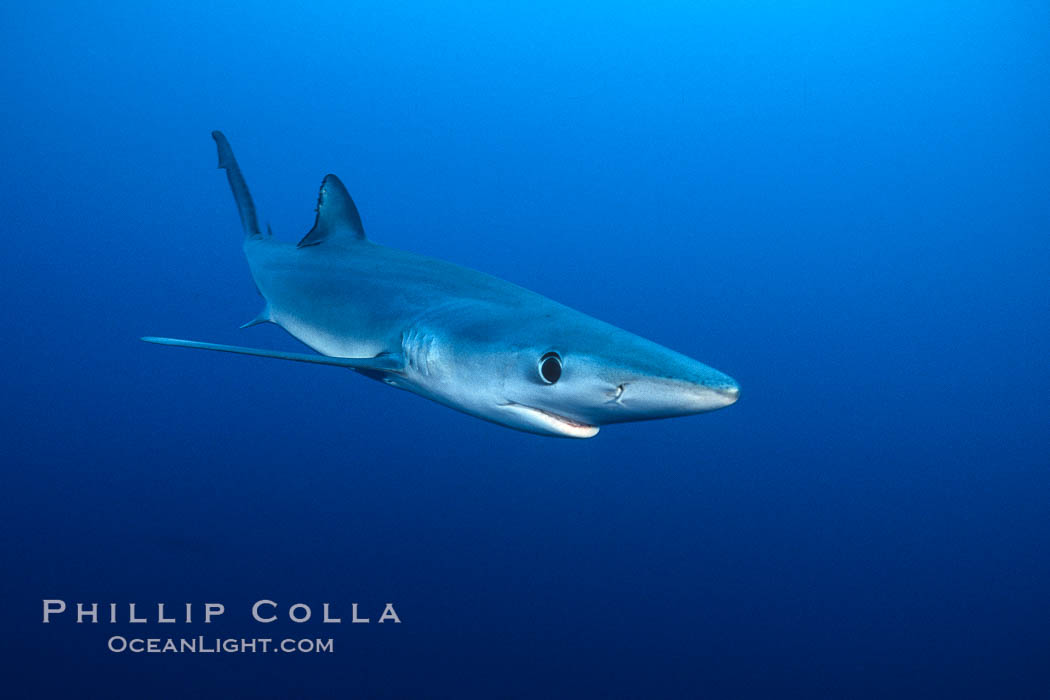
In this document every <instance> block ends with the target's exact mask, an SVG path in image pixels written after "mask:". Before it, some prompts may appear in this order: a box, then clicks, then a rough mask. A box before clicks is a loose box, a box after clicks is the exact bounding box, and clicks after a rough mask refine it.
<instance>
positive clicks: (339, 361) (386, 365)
mask: <svg viewBox="0 0 1050 700" xmlns="http://www.w3.org/2000/svg"><path fill="white" fill-rule="evenodd" d="M142 340H144V341H146V342H147V343H156V344H157V345H173V346H175V347H180V348H197V349H199V350H215V351H217V352H232V353H236V354H238V355H254V356H255V357H272V358H274V359H276V360H291V361H292V362H307V363H309V364H314V365H334V366H336V367H348V368H350V369H355V370H359V371H362V372H393V373H398V372H401V371H402V369H403V368H404V362H403V361H402V359H401V355H398V354H393V353H380V354H379V355H376V356H375V357H329V356H327V355H310V354H308V353H301V352H283V351H281V350H265V349H261V348H242V347H239V346H237V345H219V344H217V343H202V342H199V341H196V340H180V339H178V338H155V337H153V336H146V337H144V338H142Z"/></svg>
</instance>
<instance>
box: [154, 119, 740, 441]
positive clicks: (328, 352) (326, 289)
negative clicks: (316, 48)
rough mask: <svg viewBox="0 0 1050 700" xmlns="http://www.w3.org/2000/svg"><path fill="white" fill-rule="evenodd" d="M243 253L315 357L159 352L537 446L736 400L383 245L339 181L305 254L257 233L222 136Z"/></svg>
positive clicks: (320, 207)
mask: <svg viewBox="0 0 1050 700" xmlns="http://www.w3.org/2000/svg"><path fill="white" fill-rule="evenodd" d="M212 136H213V137H214V139H215V142H216V144H217V145H218V150H219V167H220V168H224V169H225V170H226V175H227V177H228V179H229V182H230V188H231V189H232V190H233V196H234V199H235V200H236V202H237V209H238V211H239V212H240V217H241V224H242V226H243V228H244V253H245V255H246V256H247V258H248V265H249V266H250V267H251V272H252V276H253V277H254V278H255V284H256V286H257V287H258V289H259V292H260V293H261V294H262V296H263V298H264V299H265V300H266V305H265V307H264V308H263V311H262V312H261V313H260V314H259V315H258V316H257V317H256V318H255V319H254V320H253V321H250V322H249V323H247V324H245V326H250V325H255V324H257V323H263V322H270V323H275V324H277V325H279V326H281V327H282V328H284V329H285V330H286V331H288V332H289V333H291V334H292V335H293V336H295V337H296V338H298V339H299V340H300V341H302V342H303V343H305V344H306V345H308V346H310V347H311V348H313V349H314V350H316V351H317V352H318V353H321V354H319V355H318V354H310V353H291V352H279V351H274V350H262V349H254V348H242V347H236V346H232V345H218V344H214V343H201V342H196V341H190V340H176V339H173V338H155V337H147V338H143V340H146V341H149V342H152V343H160V344H162V345H177V346H181V347H190V348H202V349H205V350H218V351H221V352H232V353H240V354H244V355H256V356H261V357H272V358H278V359H283V360H293V361H296V362H309V363H314V364H325V365H335V366H338V367H347V368H350V369H353V370H355V371H357V372H359V373H361V374H363V375H366V376H368V377H371V378H373V379H378V380H380V381H383V382H386V383H387V384H390V385H391V386H395V387H397V388H399V389H407V390H408V391H411V392H414V393H416V394H419V395H420V396H423V397H426V398H428V399H432V400H433V401H436V402H438V403H442V404H445V405H446V406H450V407H452V408H455V409H457V410H459V411H462V412H464V413H467V414H470V415H472V416H476V417H478V418H483V419H485V420H489V421H492V422H494V423H499V424H501V425H505V426H507V427H510V428H516V429H518V430H524V431H528V432H532V433H538V434H540V435H553V436H559V437H576V438H585V437H592V436H594V435H596V434H597V433H598V429H599V427H600V426H602V425H605V424H607V423H621V422H627V421H638V420H647V419H652V418H668V417H671V416H682V415H687V414H692V413H702V412H704V411H711V410H714V409H717V408H721V407H723V406H728V405H729V404H731V403H733V402H734V401H736V399H737V396H738V394H739V388H738V387H737V384H736V382H734V381H733V380H732V379H731V378H730V377H728V376H726V375H725V374H722V373H721V372H719V371H717V370H715V369H712V368H711V367H708V366H707V365H704V364H701V363H700V362H697V361H696V360H693V359H690V358H688V357H686V356H685V355H681V354H679V353H677V352H674V351H673V350H669V349H667V348H665V347H663V346H661V345H657V344H656V343H653V342H651V341H649V340H646V339H644V338H641V337H639V336H637V335H634V334H633V333H628V332H627V331H624V330H621V329H619V328H616V327H615V326H611V325H609V324H608V323H605V322H603V321H599V320H597V319H595V318H592V317H590V316H587V315H586V314H583V313H580V312H579V311H575V310H573V309H570V308H568V307H566V306H563V305H562V304H559V303H557V302H555V301H552V300H550V299H548V298H546V297H544V296H541V295H539V294H536V293H534V292H530V291H528V290H527V289H523V288H521V287H519V286H517V285H515V284H511V283H510V282H505V281H503V280H501V279H497V278H495V277H492V276H490V275H486V274H483V273H481V272H475V271H474V270H470V269H467V268H464V267H460V266H458V265H453V264H451V263H447V262H443V261H441V260H435V259H433V258H427V257H424V256H422V255H416V254H414V253H408V252H403V251H400V250H394V249H392V248H386V247H384V246H381V245H376V244H375V243H372V242H371V241H369V240H368V239H366V238H365V233H364V229H363V227H362V226H361V218H360V216H359V215H358V213H357V207H355V206H354V202H353V200H351V199H350V195H349V194H347V191H346V188H344V187H343V183H342V182H340V181H339V178H337V177H336V176H335V175H328V176H327V177H325V179H324V181H323V182H322V183H321V193H320V196H319V198H318V202H317V219H316V221H315V223H314V227H313V229H311V230H310V232H309V233H308V234H306V236H305V237H304V238H303V239H302V240H301V241H299V243H298V244H292V243H287V242H280V241H276V240H274V239H273V238H272V237H271V236H270V234H269V232H267V233H263V232H261V231H260V229H259V223H258V219H257V218H256V214H255V206H254V204H253V202H252V198H251V194H249V192H248V186H247V184H246V183H245V181H244V177H243V176H242V175H241V171H240V168H239V167H238V165H237V160H236V159H235V158H234V156H233V151H232V150H231V149H230V145H229V142H227V140H226V137H225V136H223V135H222V133H221V132H218V131H216V132H213V133H212Z"/></svg>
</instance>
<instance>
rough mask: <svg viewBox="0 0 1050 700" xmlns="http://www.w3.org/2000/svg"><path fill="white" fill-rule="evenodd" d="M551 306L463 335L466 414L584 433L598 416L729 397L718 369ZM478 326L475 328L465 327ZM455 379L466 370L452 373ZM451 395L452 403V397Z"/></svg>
mask: <svg viewBox="0 0 1050 700" xmlns="http://www.w3.org/2000/svg"><path fill="white" fill-rule="evenodd" d="M562 309H564V307H562V308H561V309H559V310H558V311H561V312H560V313H554V314H549V315H548V314H545V315H543V316H542V317H538V318H533V319H522V318H520V317H519V318H516V319H513V321H512V322H509V323H507V324H506V325H503V324H500V325H501V326H502V327H501V328H500V329H499V330H498V332H497V333H496V334H495V337H498V338H499V341H500V342H499V346H500V350H499V351H497V352H494V351H493V348H492V347H491V345H490V344H489V343H488V342H486V341H485V336H488V337H492V336H491V335H489V334H490V333H492V331H493V330H495V329H493V327H492V326H491V325H490V326H488V327H487V329H486V331H487V332H484V331H483V332H475V333H469V334H468V335H469V338H463V337H461V338H460V340H459V342H458V343H457V345H458V347H459V348H460V349H461V350H465V349H466V348H470V349H469V350H468V351H467V353H466V355H465V356H462V355H461V356H460V357H459V358H458V359H459V360H461V362H456V364H457V365H458V368H457V371H456V373H457V374H459V372H460V371H463V369H464V368H465V371H466V372H467V373H468V374H469V375H470V377H471V379H470V386H471V390H470V397H469V398H467V397H463V398H464V399H466V401H463V403H467V404H469V406H464V405H462V403H461V404H460V406H459V407H460V408H463V409H465V410H468V411H469V412H471V413H474V414H475V415H478V416H480V417H483V418H486V419H488V420H491V421H494V422H496V423H500V424H502V425H506V426H508V427H512V428H517V429H519V430H525V431H528V432H533V433H539V434H543V435H555V436H562V437H576V438H586V437H593V436H594V435H596V434H597V433H598V430H599V428H600V427H601V426H602V425H605V424H607V423H623V422H627V421H641V420H649V419H654V418H669V417H673V416H684V415H690V414H693V413H703V412H706V411H713V410H715V409H718V408H723V407H725V406H729V405H730V404H732V403H734V402H735V401H736V400H737V398H738V396H739V393H740V389H739V387H738V386H737V383H736V382H735V381H734V380H733V379H732V378H731V377H729V376H728V375H725V374H723V373H722V372H719V371H718V370H716V369H712V368H711V367H708V366H707V365H705V364H702V363H700V362H697V361H696V360H693V359H691V358H689V357H686V356H685V355H682V354H680V353H677V352H674V351H673V350H670V349H668V348H665V347H663V346H661V345H658V344H656V343H654V342H651V341H649V340H646V339H644V338H641V337H639V336H637V335H634V334H633V333H629V332H627V331H624V330H621V329H619V328H616V327H614V326H611V325H609V324H606V323H603V322H601V321H598V320H596V319H594V318H591V317H589V316H586V315H584V314H580V313H578V312H574V311H571V310H569V309H564V311H562ZM475 330H476V331H481V329H475ZM459 379H460V381H465V380H466V377H464V376H460V377H459ZM456 403H459V402H458V401H457V402H456Z"/></svg>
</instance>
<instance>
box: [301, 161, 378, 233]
mask: <svg viewBox="0 0 1050 700" xmlns="http://www.w3.org/2000/svg"><path fill="white" fill-rule="evenodd" d="M363 240H365V229H364V227H363V226H362V225H361V215H360V214H358V213H357V207H355V206H354V200H352V199H350V195H349V194H348V193H347V191H346V188H345V187H343V183H342V182H340V181H339V178H337V177H336V176H335V175H325V178H324V180H323V181H322V182H321V192H320V194H318V195H317V219H316V220H315V221H314V227H313V228H312V229H310V233H308V234H306V235H305V236H303V240H301V241H299V247H300V248H304V247H306V246H309V245H317V244H318V243H323V242H325V241H343V242H348V243H349V242H354V241H363Z"/></svg>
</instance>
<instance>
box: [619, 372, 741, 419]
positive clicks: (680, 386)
mask: <svg viewBox="0 0 1050 700" xmlns="http://www.w3.org/2000/svg"><path fill="white" fill-rule="evenodd" d="M621 386H622V387H623V388H622V390H619V391H618V393H617V396H616V398H615V404H616V408H617V409H618V410H619V411H622V414H621V415H619V416H617V417H616V418H614V420H641V419H645V418H665V417H671V416H685V415H690V414H693V413H704V412H707V411H714V410H717V409H719V408H725V407H726V406H729V405H731V404H733V403H736V401H737V399H738V398H739V397H740V386H739V385H738V384H737V383H736V381H734V380H733V379H732V378H731V377H729V376H727V375H724V374H722V373H720V372H715V371H712V372H711V373H708V374H707V375H706V376H704V377H703V378H698V377H689V378H674V377H634V378H632V380H631V381H629V382H624V383H623V384H622V385H621ZM618 389H619V388H618Z"/></svg>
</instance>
